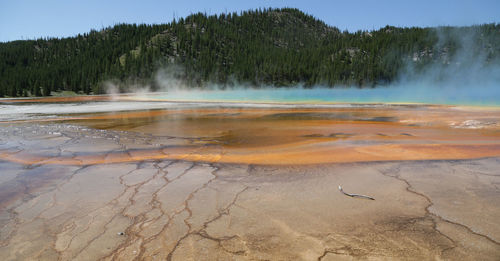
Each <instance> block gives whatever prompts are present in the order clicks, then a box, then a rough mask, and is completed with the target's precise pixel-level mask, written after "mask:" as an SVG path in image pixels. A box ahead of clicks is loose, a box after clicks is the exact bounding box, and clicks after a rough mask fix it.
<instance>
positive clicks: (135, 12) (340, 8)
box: [0, 0, 500, 42]
mask: <svg viewBox="0 0 500 261" xmlns="http://www.w3.org/2000/svg"><path fill="white" fill-rule="evenodd" d="M259 7H262V8H267V7H295V8H298V9H300V10H302V11H304V12H306V13H308V14H311V15H313V16H315V17H316V18H319V19H321V20H323V21H325V22H326V23H327V24H329V25H332V26H336V27H338V28H339V29H341V30H344V29H347V30H349V31H356V30H360V29H361V30H372V29H378V28H380V27H383V26H385V25H388V24H389V25H394V26H436V25H471V24H482V23H493V22H495V23H500V1H499V0H484V1H481V0H476V1H465V0H464V1H460V0H455V1H453V0H441V1H440V0H419V1H418V0H414V1H405V0H364V1H363V0H351V1H347V0H346V1H334V0H330V1H328V0H323V1H317V0H308V1H284V0H267V1H264V0H257V1H248V0H247V1H240V0H232V1H226V0H219V1H201V0H200V1H194V0H176V1H153V0H142V1H130V0H120V1H119V0H87V1H76V0H0V41H2V42H5V41H12V40H19V39H33V38H38V37H46V36H49V37H66V36H73V35H76V34H78V33H85V32H88V31H90V29H101V28H103V27H107V26H111V25H114V24H116V23H148V24H151V23H167V22H170V21H171V20H172V18H173V16H174V14H175V16H176V17H185V16H187V15H189V14H191V13H196V12H206V13H209V14H214V13H221V12H225V11H241V10H248V9H255V8H259Z"/></svg>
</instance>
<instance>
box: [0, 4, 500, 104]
mask: <svg viewBox="0 0 500 261" xmlns="http://www.w3.org/2000/svg"><path fill="white" fill-rule="evenodd" d="M464 35H467V37H468V39H467V41H464V39H463V36H464ZM499 43H500V25H498V24H488V25H480V26H471V27H439V28H396V27H391V26H387V27H385V28H382V29H380V30H376V31H369V32H368V31H358V32H353V33H350V32H347V31H345V32H342V31H340V30H339V29H337V28H335V27H331V26H329V25H326V24H325V23H324V22H322V21H319V20H317V19H315V18H314V17H312V16H310V15H307V14H304V13H303V12H301V11H299V10H297V9H289V8H285V9H266V10H255V11H246V12H241V13H239V14H237V13H228V14H220V15H211V16H207V15H205V14H201V13H199V14H194V15H190V16H188V17H186V18H181V19H178V20H174V21H172V22H171V23H168V24H161V25H135V24H133V25H130V24H119V25H116V26H113V27H110V28H106V29H103V30H101V31H91V32H89V33H85V34H83V35H78V36H75V37H69V38H62V39H59V38H49V39H38V40H25V41H13V42H7V43H0V96H25V95H36V96H39V95H50V93H51V91H63V90H67V91H74V92H77V93H87V94H89V93H94V94H98V93H102V92H103V91H104V88H103V83H104V82H106V81H113V82H115V83H117V84H118V85H119V86H121V88H124V86H127V85H147V86H150V87H151V88H152V89H153V90H154V89H155V88H156V89H157V88H159V86H158V82H157V81H156V80H155V78H157V77H156V74H157V72H158V71H159V70H162V71H167V72H170V73H169V77H173V78H176V79H177V80H178V81H179V82H182V84H185V85H186V86H198V87H202V88H203V87H204V86H209V85H211V84H217V85H219V86H231V85H234V84H239V83H245V84H248V85H253V86H263V85H266V86H278V87H279V86H290V85H297V84H301V85H304V86H314V85H323V86H361V87H365V86H366V87H371V86H377V85H384V84H388V83H390V82H392V81H394V80H396V79H397V77H398V74H399V73H400V72H402V71H404V70H406V69H407V68H408V67H409V66H410V67H411V68H412V70H415V71H417V72H418V71H419V70H422V69H423V68H426V67H428V66H431V65H433V64H439V65H443V66H467V64H466V63H463V62H462V61H460V60H459V59H458V58H457V57H458V56H459V55H458V54H459V53H460V52H461V51H463V50H466V51H467V52H468V53H470V54H472V56H475V57H483V58H484V59H483V60H484V63H486V64H488V63H496V62H498V60H499V57H500V44H499Z"/></svg>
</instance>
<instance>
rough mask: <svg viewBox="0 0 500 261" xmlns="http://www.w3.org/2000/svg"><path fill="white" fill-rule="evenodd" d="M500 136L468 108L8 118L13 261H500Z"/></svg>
mask: <svg viewBox="0 0 500 261" xmlns="http://www.w3.org/2000/svg"><path fill="white" fill-rule="evenodd" d="M51 102H57V101H51ZM63 102H74V101H73V100H72V101H63ZM66 105H68V104H66ZM83 105H86V106H88V104H83ZM9 106H10V105H9ZM70 106H73V105H70ZM75 106H79V105H75ZM155 106H156V105H155ZM25 116H26V115H25ZM499 138H500V111H499V110H498V109H495V108H470V107H468V108H465V107H453V106H421V105H390V106H389V105H356V106H347V105H346V106H332V107H328V106H326V107H307V106H306V107H300V106H299V108H297V107H287V106H281V107H280V106H264V107H259V106H247V107H245V106H243V107H241V106H236V105H234V104H231V105H220V104H209V105H206V104H205V105H203V106H200V105H199V104H198V105H196V106H186V105H182V104H180V105H179V106H170V105H169V107H168V108H166V109H161V108H160V109H158V108H155V109H150V110H135V109H134V110H132V111H131V110H128V111H127V110H113V111H102V112H95V111H92V113H79V114H76V113H68V114H50V115H49V114H43V113H40V115H38V114H35V115H28V116H27V117H22V118H21V120H15V119H13V118H12V117H10V118H4V120H3V122H1V123H0V159H1V160H0V172H1V174H0V259H1V260H32V259H39V260H99V259H102V260H134V259H136V260H165V259H167V260H344V259H345V260H351V259H373V260H390V259H393V260H401V259H403V260H423V259H426V260H428V259H448V260H457V259H463V260H498V257H499V256H500V237H499V235H500V222H499V221H498V220H500V204H499V203H500V172H499V171H498V170H499V169H500V139H499ZM339 185H342V187H343V189H344V191H345V192H347V193H355V194H363V195H369V196H370V197H373V198H375V200H367V199H363V198H358V197H348V196H346V195H344V194H342V193H341V192H340V191H339V190H338V186H339Z"/></svg>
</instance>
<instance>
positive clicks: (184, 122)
mask: <svg viewBox="0 0 500 261" xmlns="http://www.w3.org/2000/svg"><path fill="white" fill-rule="evenodd" d="M499 112H500V110H498V109H495V108H489V109H488V108H486V109H481V110H478V109H471V108H465V107H451V106H435V105H433V106H422V105H398V106H397V105H392V106H367V107H341V108H273V107H270V108H245V107H229V108H224V107H208V108H189V109H169V110H167V109H165V110H148V111H130V112H109V113H94V114H81V115H77V116H70V117H68V116H64V117H61V118H55V119H54V118H52V119H46V120H45V123H47V124H49V123H50V122H47V121H51V122H54V123H56V122H59V123H61V122H62V123H64V124H70V125H72V126H85V127H91V128H92V129H94V130H102V131H104V132H106V131H107V132H114V133H115V134H113V135H115V136H116V137H115V139H118V140H119V139H120V136H121V135H125V133H126V135H127V139H128V140H129V143H130V145H129V146H128V147H127V146H121V147H120V149H116V148H113V150H107V149H106V148H105V147H104V148H100V147H101V145H100V143H99V142H98V141H97V142H95V145H94V147H93V148H94V149H92V148H90V149H89V150H88V151H86V152H85V153H81V152H79V151H78V144H75V145H74V146H75V148H74V149H75V152H74V153H73V154H71V155H53V154H51V155H45V154H44V150H43V149H42V148H41V149H40V150H39V151H37V150H36V149H33V148H32V149H31V150H29V151H22V152H18V151H16V150H12V148H10V149H9V148H4V149H3V150H2V158H3V159H5V160H9V161H14V162H19V163H23V164H63V165H92V164H103V163H119V162H136V161H143V160H157V159H172V160H173V159H175V160H189V161H201V162H223V163H243V164H266V165H290V164H299V165H300V164H319V163H341V162H368V161H395V160H398V161H401V160H431V159H432V160H436V159H471V158H481V157H492V156H500V124H499V119H500V113H499ZM11 123H12V122H9V124H11ZM4 124H7V123H4ZM23 124H27V122H26V121H24V122H23ZM82 128H83V127H82ZM102 131H101V132H102ZM63 132H64V131H61V133H63ZM57 133H59V132H57ZM110 135H111V134H110ZM89 137H90V139H92V136H89ZM146 140H147V141H146ZM167 140H168V142H165V141H167ZM139 144H140V145H139Z"/></svg>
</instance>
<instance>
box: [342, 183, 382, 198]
mask: <svg viewBox="0 0 500 261" xmlns="http://www.w3.org/2000/svg"><path fill="white" fill-rule="evenodd" d="M339 190H340V192H342V194H344V195H346V196H349V197H353V198H354V197H358V198H366V199H370V200H375V199H374V198H372V197H370V196H365V195H359V194H350V193H346V192H344V190H343V189H342V186H340V185H339Z"/></svg>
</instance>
